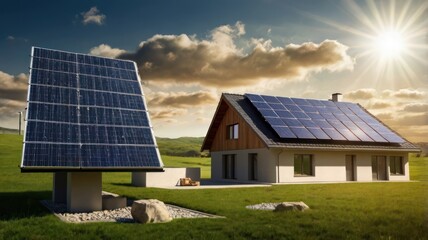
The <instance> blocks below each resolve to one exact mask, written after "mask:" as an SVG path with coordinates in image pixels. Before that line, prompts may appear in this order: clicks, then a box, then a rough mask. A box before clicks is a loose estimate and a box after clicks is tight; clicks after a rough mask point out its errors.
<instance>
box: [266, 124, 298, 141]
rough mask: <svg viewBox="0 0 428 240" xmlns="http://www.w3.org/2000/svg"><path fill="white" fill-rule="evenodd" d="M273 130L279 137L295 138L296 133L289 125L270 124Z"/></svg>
mask: <svg viewBox="0 0 428 240" xmlns="http://www.w3.org/2000/svg"><path fill="white" fill-rule="evenodd" d="M272 128H273V129H274V130H275V132H276V133H277V134H278V136H279V137H281V138H297V137H296V135H294V133H293V132H292V131H291V130H290V128H289V127H284V126H272Z"/></svg>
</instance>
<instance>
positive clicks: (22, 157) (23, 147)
mask: <svg viewBox="0 0 428 240" xmlns="http://www.w3.org/2000/svg"><path fill="white" fill-rule="evenodd" d="M33 55H34V47H31V54H30V66H33V57H32V56H33ZM31 75H32V69H31V68H29V75H28V90H27V108H26V109H27V110H26V111H25V118H24V120H26V121H25V129H24V136H23V139H22V156H21V165H20V168H23V167H24V155H25V140H26V136H27V125H28V107H29V106H30V86H31Z"/></svg>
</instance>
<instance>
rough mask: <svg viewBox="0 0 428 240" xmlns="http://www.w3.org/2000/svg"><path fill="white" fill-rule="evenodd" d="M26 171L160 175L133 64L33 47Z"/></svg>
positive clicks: (159, 161) (22, 167) (141, 92)
mask: <svg viewBox="0 0 428 240" xmlns="http://www.w3.org/2000/svg"><path fill="white" fill-rule="evenodd" d="M27 101H28V106H27V115H26V119H27V123H26V128H25V135H24V147H23V157H22V162H21V169H22V171H58V170H66V171H92V170H100V171H103V170H106V171H109V170H112V171H127V170H146V171H151V170H153V171H156V170H162V167H163V164H162V161H161V158H160V155H159V150H158V147H157V144H156V140H155V138H154V134H153V130H152V127H151V123H150V119H149V116H148V113H147V108H146V104H145V101H144V95H143V91H142V88H141V83H140V79H139V77H138V74H137V68H136V65H135V63H134V62H132V61H126V60H118V59H109V58H103V57H95V56H89V55H85V54H78V53H70V52H64V51H57V50H49V49H44V48H38V47H33V48H32V52H31V67H30V78H29V90H28V99H27Z"/></svg>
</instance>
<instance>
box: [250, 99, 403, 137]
mask: <svg viewBox="0 0 428 240" xmlns="http://www.w3.org/2000/svg"><path fill="white" fill-rule="evenodd" d="M245 96H246V97H247V98H248V99H249V100H250V102H251V103H252V104H253V105H254V106H255V107H256V108H257V110H258V111H259V112H260V114H261V115H262V116H263V117H264V118H265V120H267V122H268V124H270V125H271V126H272V127H273V129H274V131H275V132H276V133H277V134H278V136H279V137H281V138H289V139H293V138H299V139H314V138H315V139H321V140H328V139H331V140H338V141H351V142H380V143H387V142H390V143H402V142H404V139H402V138H401V137H400V136H398V135H397V134H396V133H394V132H393V131H391V130H390V129H389V128H387V127H386V126H384V125H383V124H382V123H380V122H379V121H378V120H377V119H376V118H374V117H373V116H372V115H370V114H369V113H368V112H366V111H365V110H364V109H363V108H362V107H361V106H359V105H358V104H355V103H349V102H333V101H326V100H315V99H301V98H287V97H275V96H265V95H256V94H245ZM281 105H282V106H281ZM267 107H269V108H267ZM270 117H275V119H271V118H270ZM278 117H279V118H281V120H282V122H283V123H284V125H280V123H281V122H280V121H278ZM279 126H280V127H279ZM290 132H291V133H290Z"/></svg>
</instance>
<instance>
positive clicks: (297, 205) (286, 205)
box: [273, 202, 309, 212]
mask: <svg viewBox="0 0 428 240" xmlns="http://www.w3.org/2000/svg"><path fill="white" fill-rule="evenodd" d="M306 209H309V207H308V205H306V204H305V203H304V202H282V203H280V204H278V205H277V206H276V207H275V210H273V211H274V212H288V211H301V212H303V211H305V210H306Z"/></svg>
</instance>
